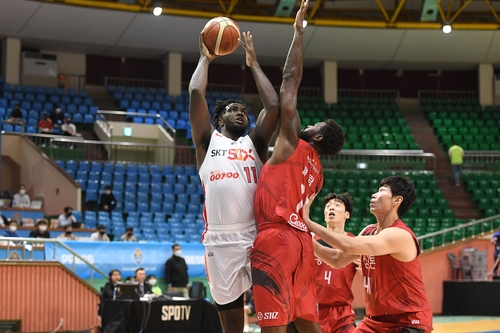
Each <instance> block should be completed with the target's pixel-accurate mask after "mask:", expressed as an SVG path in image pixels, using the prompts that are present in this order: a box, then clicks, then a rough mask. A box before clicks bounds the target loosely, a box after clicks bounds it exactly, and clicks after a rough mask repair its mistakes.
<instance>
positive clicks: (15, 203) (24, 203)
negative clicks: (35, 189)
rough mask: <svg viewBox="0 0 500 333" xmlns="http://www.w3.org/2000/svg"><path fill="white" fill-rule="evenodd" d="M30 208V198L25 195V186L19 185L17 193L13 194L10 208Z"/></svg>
mask: <svg viewBox="0 0 500 333" xmlns="http://www.w3.org/2000/svg"><path fill="white" fill-rule="evenodd" d="M30 206H31V201H30V196H29V195H27V194H26V186H24V184H20V185H19V193H16V194H14V200H12V207H20V208H29V207H30Z"/></svg>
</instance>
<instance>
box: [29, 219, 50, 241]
mask: <svg viewBox="0 0 500 333" xmlns="http://www.w3.org/2000/svg"><path fill="white" fill-rule="evenodd" d="M36 226H37V228H36V229H35V230H33V231H32V232H30V237H33V238H50V232H48V231H47V220H40V221H38V223H37V224H36Z"/></svg>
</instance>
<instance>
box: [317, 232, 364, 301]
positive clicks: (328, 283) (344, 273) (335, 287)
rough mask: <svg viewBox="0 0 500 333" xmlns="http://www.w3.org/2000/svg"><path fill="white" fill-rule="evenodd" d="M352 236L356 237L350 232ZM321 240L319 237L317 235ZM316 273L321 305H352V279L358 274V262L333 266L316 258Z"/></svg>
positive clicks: (349, 234)
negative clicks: (337, 266) (338, 266)
mask: <svg viewBox="0 0 500 333" xmlns="http://www.w3.org/2000/svg"><path fill="white" fill-rule="evenodd" d="M347 235H348V236H350V237H355V236H354V235H353V234H351V233H350V232H348V233H347ZM315 239H316V240H319V239H320V238H319V237H317V236H316V237H315ZM316 263H317V266H316V273H315V275H314V282H315V284H316V293H317V294H318V304H319V305H320V306H321V305H332V306H338V305H346V304H347V305H351V303H352V301H353V300H354V294H353V293H352V289H351V287H352V281H353V280H354V276H355V275H356V264H354V263H352V262H351V263H350V264H348V265H346V266H344V267H342V268H338V269H337V268H332V267H330V266H329V265H328V264H326V263H324V262H323V261H321V260H320V259H318V258H316Z"/></svg>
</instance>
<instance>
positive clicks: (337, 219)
mask: <svg viewBox="0 0 500 333" xmlns="http://www.w3.org/2000/svg"><path fill="white" fill-rule="evenodd" d="M352 210H353V205H352V199H351V196H350V195H349V193H347V192H344V193H341V194H337V193H330V194H328V195H327V196H325V197H324V198H323V213H324V215H325V222H326V223H327V224H328V225H330V224H338V223H345V221H346V220H348V219H349V218H350V217H351V214H352Z"/></svg>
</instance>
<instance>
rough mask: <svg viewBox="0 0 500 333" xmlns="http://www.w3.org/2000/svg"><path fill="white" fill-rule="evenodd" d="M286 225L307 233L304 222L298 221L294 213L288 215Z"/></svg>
mask: <svg viewBox="0 0 500 333" xmlns="http://www.w3.org/2000/svg"><path fill="white" fill-rule="evenodd" d="M288 224H290V225H291V226H292V227H294V228H297V229H299V230H302V231H307V225H306V224H305V223H304V222H302V221H300V220H299V216H298V215H297V214H295V213H292V214H290V217H289V218H288Z"/></svg>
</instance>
